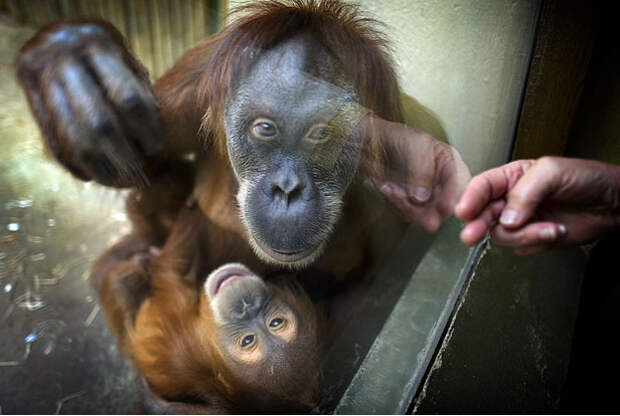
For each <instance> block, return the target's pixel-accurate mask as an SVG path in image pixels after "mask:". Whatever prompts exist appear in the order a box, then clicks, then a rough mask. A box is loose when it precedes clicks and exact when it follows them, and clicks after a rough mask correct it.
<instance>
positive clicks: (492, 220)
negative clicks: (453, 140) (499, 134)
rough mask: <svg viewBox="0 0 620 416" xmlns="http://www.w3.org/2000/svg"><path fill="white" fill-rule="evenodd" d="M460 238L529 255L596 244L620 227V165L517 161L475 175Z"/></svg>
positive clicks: (462, 208) (463, 207) (460, 213)
mask: <svg viewBox="0 0 620 416" xmlns="http://www.w3.org/2000/svg"><path fill="white" fill-rule="evenodd" d="M455 214H456V216H457V217H458V218H460V219H461V220H463V221H464V222H465V227H464V228H463V230H462V231H461V240H462V241H463V243H465V244H467V245H474V244H476V243H478V242H480V241H481V240H482V239H483V238H484V237H485V235H486V234H487V232H489V231H490V238H491V241H492V242H493V243H495V244H498V245H501V246H508V247H513V248H514V251H515V253H517V254H522V255H527V254H534V253H539V252H543V251H546V250H549V249H551V248H554V247H558V246H567V245H579V244H585V243H588V242H591V241H593V240H595V239H596V238H598V237H599V236H600V235H601V234H603V233H605V232H606V231H609V230H612V229H614V228H615V229H617V228H619V227H620V166H616V165H611V164H606V163H602V162H597V161H594V160H586V159H573V158H564V157H548V156H547V157H542V158H540V159H536V160H532V159H530V160H517V161H514V162H511V163H508V164H505V165H502V166H499V167H497V168H494V169H490V170H487V171H485V172H483V173H481V174H479V175H477V176H476V177H474V178H473V179H472V180H471V182H470V183H469V184H468V186H467V188H466V189H465V192H464V193H463V196H462V197H461V199H460V201H459V203H458V204H457V206H456V208H455Z"/></svg>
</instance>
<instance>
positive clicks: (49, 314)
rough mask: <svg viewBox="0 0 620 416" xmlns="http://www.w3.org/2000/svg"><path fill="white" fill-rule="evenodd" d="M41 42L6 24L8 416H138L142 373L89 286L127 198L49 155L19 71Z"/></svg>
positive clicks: (1, 326) (1, 179) (2, 89)
mask: <svg viewBox="0 0 620 416" xmlns="http://www.w3.org/2000/svg"><path fill="white" fill-rule="evenodd" d="M31 34H32V30H30V29H27V28H22V27H19V26H15V25H13V24H12V23H11V22H10V21H7V20H5V19H3V18H2V16H0V80H2V81H1V84H0V140H1V143H0V340H1V341H0V413H3V414H6V413H43V414H49V413H130V412H132V411H134V410H135V409H136V406H137V401H138V400H137V398H139V397H140V396H139V395H138V394H136V393H137V384H136V381H135V373H134V371H133V370H132V369H131V366H130V365H129V363H128V362H127V361H126V360H124V359H122V358H119V356H118V354H117V350H116V344H115V341H114V338H113V336H112V335H111V334H110V332H109V331H108V330H107V327H106V323H105V319H104V316H103V313H102V312H101V311H100V308H99V305H98V303H97V299H96V295H95V293H93V291H92V290H91V288H90V287H89V284H88V280H87V278H88V269H89V266H90V263H91V262H92V260H93V259H94V258H95V257H96V256H97V255H98V254H99V253H101V251H102V250H103V248H104V247H106V246H108V245H109V244H110V243H111V242H113V241H115V240H116V239H117V238H118V237H119V236H121V235H123V234H124V233H126V232H127V231H128V227H129V225H128V222H127V220H126V217H125V214H124V209H123V204H122V201H123V195H122V193H121V192H118V191H108V190H105V189H103V188H101V187H99V186H97V185H90V184H84V183H81V182H79V181H76V180H74V179H73V178H72V177H71V176H70V175H69V174H68V173H65V172H64V171H63V170H62V169H61V168H60V167H59V166H58V165H56V164H55V163H54V162H52V161H51V160H49V159H48V158H46V157H45V156H44V155H43V151H42V146H41V142H40V140H39V131H38V129H37V128H36V125H35V124H34V121H33V119H32V117H31V116H30V113H29V111H28V108H27V104H26V101H25V98H24V96H23V94H22V93H21V90H20V89H19V88H18V87H17V85H16V81H15V76H14V68H13V61H14V58H15V53H16V51H17V50H18V48H19V47H20V46H21V45H22V44H23V43H24V41H25V40H26V39H27V38H28V37H29V36H30V35H31Z"/></svg>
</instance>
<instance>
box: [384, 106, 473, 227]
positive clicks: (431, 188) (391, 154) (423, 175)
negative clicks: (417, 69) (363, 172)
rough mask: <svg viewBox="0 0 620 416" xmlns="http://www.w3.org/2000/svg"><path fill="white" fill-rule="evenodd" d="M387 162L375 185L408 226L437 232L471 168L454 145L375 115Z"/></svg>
mask: <svg viewBox="0 0 620 416" xmlns="http://www.w3.org/2000/svg"><path fill="white" fill-rule="evenodd" d="M374 123H375V126H374V128H375V129H376V131H377V134H379V135H380V138H381V143H382V146H383V148H384V150H385V152H386V156H387V163H386V164H385V165H386V166H384V167H383V169H382V172H381V177H379V178H373V179H372V182H373V184H374V186H375V187H376V188H377V189H378V190H379V191H380V192H381V193H382V194H383V195H384V196H385V197H386V198H387V199H388V201H390V202H391V203H392V204H393V205H394V206H395V207H396V208H397V209H398V211H399V212H400V214H401V215H402V217H403V219H404V220H405V221H407V222H412V223H415V224H417V225H419V226H421V227H422V228H423V229H424V230H426V231H427V232H435V231H436V230H437V228H439V226H440V225H441V223H442V221H444V220H445V219H446V218H447V217H449V216H450V215H452V213H453V211H454V206H455V204H456V202H457V201H458V199H459V197H460V196H461V194H462V193H463V191H464V190H465V187H466V185H467V183H468V182H469V180H470V179H471V174H470V172H469V169H468V168H467V166H466V165H465V163H464V162H463V159H462V158H461V156H460V155H459V154H458V152H457V151H456V150H455V149H454V148H453V147H452V146H450V145H449V144H447V143H444V142H441V141H439V140H436V139H434V138H433V137H431V136H430V135H429V134H427V133H424V132H422V131H419V130H416V129H413V128H411V127H408V126H406V125H404V124H401V123H393V122H388V121H386V120H381V119H379V118H378V117H376V116H375V120H374Z"/></svg>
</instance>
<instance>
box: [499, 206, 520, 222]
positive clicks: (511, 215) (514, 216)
mask: <svg viewBox="0 0 620 416" xmlns="http://www.w3.org/2000/svg"><path fill="white" fill-rule="evenodd" d="M518 219H519V213H518V212H517V211H513V210H511V209H505V210H504V211H502V215H501V216H500V217H499V222H500V223H501V224H503V225H513V224H516V223H517V220H518Z"/></svg>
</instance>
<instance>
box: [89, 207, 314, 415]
mask: <svg viewBox="0 0 620 416" xmlns="http://www.w3.org/2000/svg"><path fill="white" fill-rule="evenodd" d="M184 214H187V212H185V213H182V214H181V216H180V219H179V220H178V221H177V224H176V225H175V228H174V229H173V232H172V234H171V236H170V238H169V239H168V241H167V243H166V245H165V246H164V248H163V249H162V251H161V253H160V254H157V255H146V254H134V255H132V256H131V257H130V258H129V259H128V260H126V261H121V262H118V263H117V264H115V265H114V266H112V267H111V268H110V270H109V272H108V273H106V274H105V277H104V281H103V282H100V284H99V285H97V282H94V283H95V286H99V288H100V295H101V302H102V305H103V307H104V309H105V312H106V317H107V319H108V324H109V325H110V327H111V329H112V330H113V332H114V333H115V335H116V336H117V339H118V342H119V345H120V348H121V350H122V351H123V352H124V353H125V354H127V355H128V356H129V357H130V358H131V360H132V361H133V364H134V365H135V367H136V368H137V369H138V371H139V372H140V373H141V374H142V376H143V377H144V378H145V381H146V382H145V387H146V388H147V392H146V402H147V403H146V406H147V409H146V410H147V411H152V412H159V413H168V412H170V411H172V412H174V413H222V412H225V413H229V412H237V411H245V412H252V413H256V412H263V411H267V412H274V411H276V412H280V411H295V412H303V411H309V410H311V409H313V408H314V407H315V406H316V405H317V401H318V397H317V395H318V377H319V360H318V320H317V313H316V310H315V307H314V305H313V304H312V302H311V301H310V299H309V298H308V296H307V295H306V293H305V291H304V289H303V288H302V287H301V286H300V285H299V284H298V283H297V282H296V280H295V279H294V278H293V277H292V276H290V275H286V276H284V275H279V276H276V277H275V278H273V279H271V278H270V279H269V280H264V279H262V278H261V277H259V276H258V275H256V274H255V273H253V272H252V271H250V270H249V269H248V268H247V267H245V266H244V265H242V264H239V263H228V264H225V265H223V266H221V267H219V268H218V269H216V270H215V271H213V272H211V273H210V274H209V275H208V277H207V278H206V280H203V279H200V276H204V274H201V270H200V263H201V256H200V255H199V254H200V253H199V251H200V250H199V247H200V244H199V243H198V242H197V241H196V239H197V237H196V235H197V234H199V233H198V232H197V231H196V230H197V229H198V228H199V227H195V226H194V225H195V224H192V221H191V220H190V221H188V220H187V219H191V215H185V216H184ZM179 223H180V224H179ZM203 255H208V253H206V254H205V253H203Z"/></svg>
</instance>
